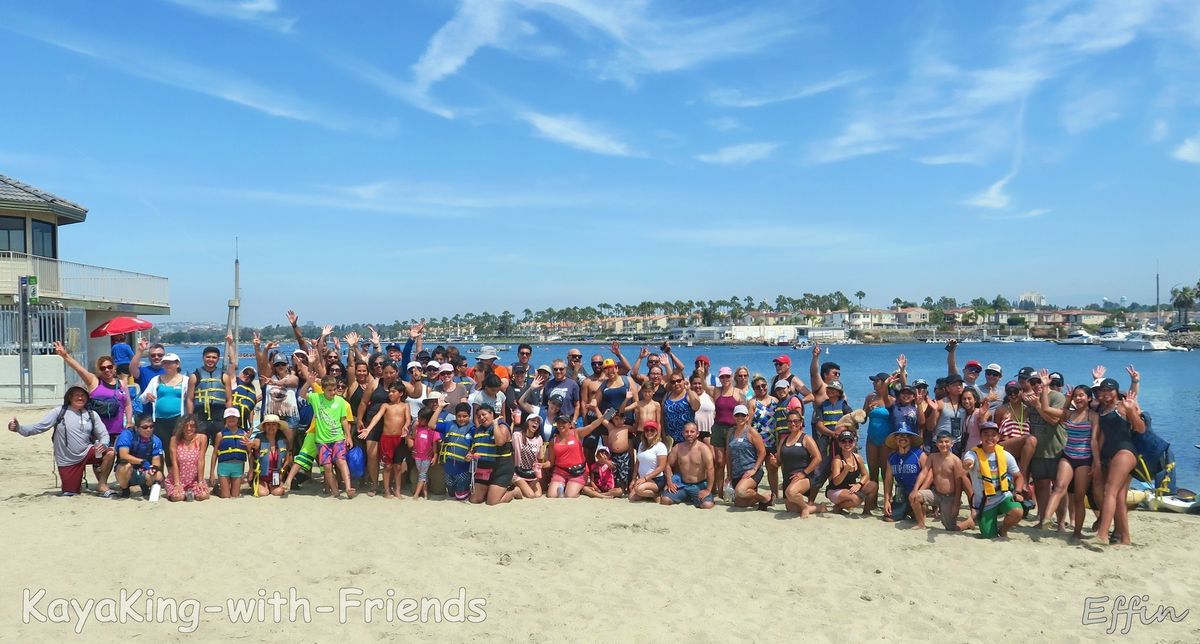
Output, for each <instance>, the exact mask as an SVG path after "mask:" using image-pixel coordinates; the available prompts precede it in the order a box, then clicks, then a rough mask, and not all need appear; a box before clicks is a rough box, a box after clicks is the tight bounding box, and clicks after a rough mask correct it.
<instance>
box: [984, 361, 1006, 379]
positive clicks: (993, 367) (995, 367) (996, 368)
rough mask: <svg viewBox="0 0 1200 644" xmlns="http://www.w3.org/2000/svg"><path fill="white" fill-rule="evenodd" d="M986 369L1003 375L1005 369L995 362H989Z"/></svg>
mask: <svg viewBox="0 0 1200 644" xmlns="http://www.w3.org/2000/svg"><path fill="white" fill-rule="evenodd" d="M984 371H995V372H996V373H998V374H1000V375H1002V376H1003V375H1004V370H1003V369H1001V368H1000V365H998V364H996V363H995V362H993V363H991V364H989V365H988V366H987V369H984Z"/></svg>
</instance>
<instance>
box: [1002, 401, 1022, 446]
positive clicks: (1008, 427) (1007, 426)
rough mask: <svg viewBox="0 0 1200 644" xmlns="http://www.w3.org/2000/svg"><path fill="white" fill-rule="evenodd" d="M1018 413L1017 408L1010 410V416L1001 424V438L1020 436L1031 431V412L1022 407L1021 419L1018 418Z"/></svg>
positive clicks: (1004, 439) (1003, 439)
mask: <svg viewBox="0 0 1200 644" xmlns="http://www.w3.org/2000/svg"><path fill="white" fill-rule="evenodd" d="M1016 414H1017V412H1016V410H1010V411H1009V412H1008V417H1007V418H1005V419H1004V422H1003V423H1001V424H1000V440H1002V441H1006V440H1008V439H1010V438H1019V437H1021V436H1024V435H1026V434H1028V433H1029V415H1028V414H1029V412H1027V411H1024V408H1022V412H1021V417H1020V419H1017V417H1016Z"/></svg>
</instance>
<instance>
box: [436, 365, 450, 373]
mask: <svg viewBox="0 0 1200 644" xmlns="http://www.w3.org/2000/svg"><path fill="white" fill-rule="evenodd" d="M438 373H454V365H452V364H449V363H447V364H444V365H442V366H440V367H438Z"/></svg>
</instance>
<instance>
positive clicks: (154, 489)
mask: <svg viewBox="0 0 1200 644" xmlns="http://www.w3.org/2000/svg"><path fill="white" fill-rule="evenodd" d="M161 494H162V486H161V485H159V484H158V483H155V484H154V485H152V486H151V487H150V502H151V503H158V497H159V496H160V495H161Z"/></svg>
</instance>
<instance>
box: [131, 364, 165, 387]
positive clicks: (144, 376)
mask: <svg viewBox="0 0 1200 644" xmlns="http://www.w3.org/2000/svg"><path fill="white" fill-rule="evenodd" d="M166 372H167V370H166V368H164V367H163V366H162V364H161V363H160V364H159V365H158V366H157V367H154V366H151V365H148V364H145V365H139V366H138V377H137V381H138V382H137V383H138V389H141V390H142V391H146V386H147V385H149V384H150V380H151V379H153V378H154V376H161V375H163V374H164V373H166Z"/></svg>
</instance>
